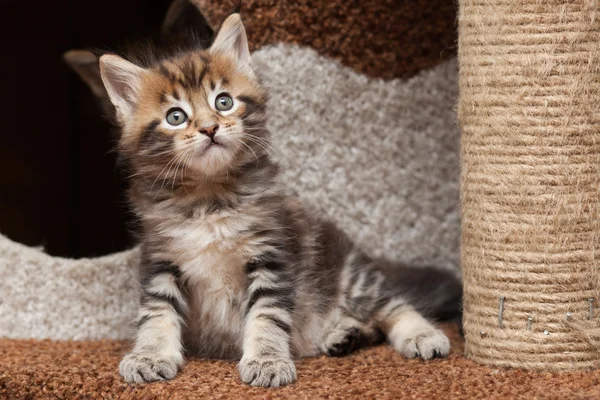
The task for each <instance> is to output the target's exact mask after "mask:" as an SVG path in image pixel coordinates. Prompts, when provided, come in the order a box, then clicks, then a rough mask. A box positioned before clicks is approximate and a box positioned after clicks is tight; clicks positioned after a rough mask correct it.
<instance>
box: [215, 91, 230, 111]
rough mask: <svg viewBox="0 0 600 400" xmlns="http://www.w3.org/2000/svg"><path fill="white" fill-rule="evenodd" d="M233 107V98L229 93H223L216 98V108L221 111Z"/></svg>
mask: <svg viewBox="0 0 600 400" xmlns="http://www.w3.org/2000/svg"><path fill="white" fill-rule="evenodd" d="M232 107H233V99H232V98H231V96H230V95H228V94H227V93H221V94H220V95H218V96H217V99H216V100H215V108H216V109H217V110H219V111H229V110H231V108H232Z"/></svg>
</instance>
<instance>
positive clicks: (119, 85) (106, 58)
mask: <svg viewBox="0 0 600 400" xmlns="http://www.w3.org/2000/svg"><path fill="white" fill-rule="evenodd" d="M144 73H145V69H144V68H141V67H138V66H137V65H135V64H133V63H130V62H129V61H127V60H124V59H122V58H121V57H119V56H116V55H113V54H105V55H103V56H102V57H100V76H101V77H102V82H103V83H104V87H106V92H107V93H108V97H109V98H110V101H111V102H112V103H113V105H114V106H115V108H116V109H117V117H118V118H119V120H120V121H121V122H123V121H125V120H126V119H127V118H128V117H129V116H130V115H131V113H132V112H133V110H134V108H135V105H136V103H137V101H138V98H139V89H140V86H141V79H142V76H143V74H144Z"/></svg>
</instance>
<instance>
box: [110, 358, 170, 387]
mask: <svg viewBox="0 0 600 400" xmlns="http://www.w3.org/2000/svg"><path fill="white" fill-rule="evenodd" d="M178 367H179V365H178V362H177V361H176V360H173V359H168V358H161V357H160V356H159V355H158V354H150V353H148V354H137V353H129V354H127V355H126V356H125V357H123V360H121V363H120V364H119V372H120V374H121V376H122V377H123V378H124V379H125V381H127V382H129V383H144V382H153V381H164V380H168V379H173V378H175V375H177V370H178Z"/></svg>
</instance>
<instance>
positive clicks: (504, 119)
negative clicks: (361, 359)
mask: <svg viewBox="0 0 600 400" xmlns="http://www.w3.org/2000/svg"><path fill="white" fill-rule="evenodd" d="M459 3H460V10H459V63H460V106H459V120H460V125H461V128H462V150H461V151H462V187H461V196H462V200H461V201H462V250H461V252H462V253H461V256H462V266H463V267H462V268H463V276H464V285H465V298H464V312H465V314H464V329H465V337H466V354H467V356H468V357H469V358H471V359H473V360H475V361H478V362H480V363H484V364H491V365H498V366H509V367H520V368H534V369H552V370H565V369H580V368H597V367H599V366H600V328H599V321H600V293H599V287H600V286H599V279H600V274H599V273H600V271H599V267H598V263H599V262H600V255H599V254H598V251H599V250H600V10H599V6H598V2H597V1H588V0H577V1H561V0H546V1H539V0H518V1H510V0H460V2H459Z"/></svg>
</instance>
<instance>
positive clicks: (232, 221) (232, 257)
mask: <svg viewBox="0 0 600 400" xmlns="http://www.w3.org/2000/svg"><path fill="white" fill-rule="evenodd" d="M257 224H259V221H258V220H257V218H255V217H252V216H249V215H247V214H243V213H236V212H222V213H215V214H212V215H210V216H206V217H205V218H201V219H200V218H199V219H196V220H189V221H179V223H177V224H174V225H173V226H171V227H170V228H169V229H168V230H164V231H163V235H164V240H165V244H166V246H165V247H166V249H165V250H166V251H167V252H168V253H169V254H168V257H169V258H170V259H171V260H173V261H174V262H175V263H176V264H177V265H179V267H180V270H181V272H182V275H183V280H184V282H185V285H186V287H187V291H188V301H189V308H190V312H189V320H188V323H187V328H186V329H187V333H186V342H187V344H188V346H190V347H192V349H195V351H194V352H195V353H197V354H199V355H203V356H209V357H212V356H215V357H220V358H222V357H229V356H233V357H235V356H236V354H237V352H238V351H239V349H240V340H239V339H240V338H241V335H242V325H243V302H244V298H245V294H246V286H247V282H246V279H247V278H246V273H245V267H246V264H247V262H248V261H249V260H250V259H251V258H252V257H254V256H256V255H259V254H260V253H261V252H262V251H264V249H263V244H262V241H261V240H260V238H257V236H256V234H254V233H253V228H254V227H256V226H257Z"/></svg>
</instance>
